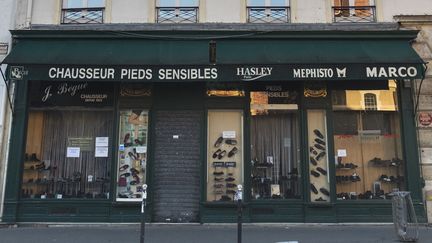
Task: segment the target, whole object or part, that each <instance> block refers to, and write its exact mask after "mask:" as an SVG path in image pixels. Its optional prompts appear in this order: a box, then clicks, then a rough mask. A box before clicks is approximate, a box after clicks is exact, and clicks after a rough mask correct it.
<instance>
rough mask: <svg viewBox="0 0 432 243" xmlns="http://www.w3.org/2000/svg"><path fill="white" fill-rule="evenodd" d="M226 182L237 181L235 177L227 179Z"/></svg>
mask: <svg viewBox="0 0 432 243" xmlns="http://www.w3.org/2000/svg"><path fill="white" fill-rule="evenodd" d="M225 181H235V178H234V177H228V178H226V179H225Z"/></svg>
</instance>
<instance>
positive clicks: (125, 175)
mask: <svg viewBox="0 0 432 243" xmlns="http://www.w3.org/2000/svg"><path fill="white" fill-rule="evenodd" d="M130 175H131V173H129V172H126V173H123V174H121V175H120V177H129V176H130Z"/></svg>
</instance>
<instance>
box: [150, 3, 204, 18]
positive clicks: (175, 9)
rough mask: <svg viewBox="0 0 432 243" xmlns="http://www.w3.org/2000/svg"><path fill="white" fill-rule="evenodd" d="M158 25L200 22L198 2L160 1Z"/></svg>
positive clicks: (157, 9)
mask: <svg viewBox="0 0 432 243" xmlns="http://www.w3.org/2000/svg"><path fill="white" fill-rule="evenodd" d="M157 3H158V4H157V7H156V11H157V19H156V22H158V23H196V22H198V0H158V1H157Z"/></svg>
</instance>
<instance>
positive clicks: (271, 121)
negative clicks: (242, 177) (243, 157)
mask: <svg viewBox="0 0 432 243" xmlns="http://www.w3.org/2000/svg"><path fill="white" fill-rule="evenodd" d="M250 97H251V104H250V106H251V128H250V132H251V133H250V136H251V159H252V161H251V163H252V169H251V172H252V173H251V181H252V188H251V195H252V198H253V199H294V198H300V197H301V196H300V195H301V191H300V188H301V185H300V174H299V172H300V157H299V146H300V143H299V124H298V105H297V92H293V91H287V90H284V89H282V88H281V87H280V86H267V87H266V90H265V91H253V92H250Z"/></svg>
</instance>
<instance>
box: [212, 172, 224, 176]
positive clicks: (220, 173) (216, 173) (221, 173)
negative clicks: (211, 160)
mask: <svg viewBox="0 0 432 243" xmlns="http://www.w3.org/2000/svg"><path fill="white" fill-rule="evenodd" d="M223 174H224V172H223V171H215V172H213V175H217V176H220V175H223Z"/></svg>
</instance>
